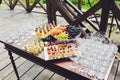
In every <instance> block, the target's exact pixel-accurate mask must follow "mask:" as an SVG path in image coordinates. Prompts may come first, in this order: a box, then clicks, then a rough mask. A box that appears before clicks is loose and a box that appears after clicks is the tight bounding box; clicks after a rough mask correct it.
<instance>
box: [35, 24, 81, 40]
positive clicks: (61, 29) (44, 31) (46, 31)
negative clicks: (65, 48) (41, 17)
mask: <svg viewBox="0 0 120 80" xmlns="http://www.w3.org/2000/svg"><path fill="white" fill-rule="evenodd" d="M80 33H81V30H80V28H79V27H77V26H72V25H68V26H62V25H60V26H55V25H53V24H48V25H45V26H39V27H38V28H36V30H35V34H36V36H37V37H39V38H44V39H45V38H47V37H48V36H49V35H52V36H53V37H54V38H56V39H59V40H68V39H72V38H75V37H76V36H78V35H80Z"/></svg>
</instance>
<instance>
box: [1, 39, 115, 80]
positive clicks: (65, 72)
mask: <svg viewBox="0 0 120 80" xmlns="http://www.w3.org/2000/svg"><path fill="white" fill-rule="evenodd" d="M32 39H34V37H32V38H30V39H28V40H27V41H25V42H23V43H22V44H21V45H17V44H15V43H7V42H5V41H4V40H1V41H0V42H2V43H3V44H4V45H5V49H7V50H8V54H9V57H10V59H11V62H12V65H13V68H14V71H15V73H16V76H17V78H18V80H20V78H19V74H18V71H17V68H16V65H15V62H14V59H13V58H14V56H12V54H17V55H19V56H21V57H23V58H25V59H27V60H30V61H32V62H34V63H35V64H38V65H40V66H42V67H44V68H46V69H49V70H51V71H53V72H55V73H57V74H59V75H61V76H64V77H65V78H67V79H70V80H90V79H93V77H90V76H88V75H87V74H84V73H79V72H77V71H74V70H72V69H70V65H72V64H74V62H73V61H71V60H70V59H69V58H65V59H61V60H53V61H51V60H50V61H49V60H47V61H46V60H45V55H44V52H42V53H41V54H39V55H37V56H35V55H33V54H30V53H29V52H27V51H25V50H24V49H23V45H25V44H26V43H27V42H28V41H30V40H32ZM79 40H82V41H84V40H83V39H79ZM114 59H115V57H114V56H113V57H112V59H111V62H110V64H109V67H108V69H107V71H106V74H105V77H104V80H107V79H108V76H109V73H110V71H111V68H112V65H113V62H114Z"/></svg>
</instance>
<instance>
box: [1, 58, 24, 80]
mask: <svg viewBox="0 0 120 80" xmlns="http://www.w3.org/2000/svg"><path fill="white" fill-rule="evenodd" d="M25 60H26V59H24V58H19V59H17V60H16V61H15V62H16V66H17V67H19V66H20V65H21V64H23V62H24V61H25ZM13 72H14V70H13V67H12V64H10V65H9V66H7V67H6V68H5V69H4V70H2V71H0V73H1V74H2V78H3V79H4V78H5V77H7V76H9V74H10V73H13ZM13 79H14V78H13Z"/></svg>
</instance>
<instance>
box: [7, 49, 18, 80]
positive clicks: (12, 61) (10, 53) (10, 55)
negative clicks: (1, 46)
mask: <svg viewBox="0 0 120 80" xmlns="http://www.w3.org/2000/svg"><path fill="white" fill-rule="evenodd" d="M8 54H9V57H10V60H11V63H12V65H13V68H14V71H15V74H16V77H17V80H20V78H19V74H18V71H17V68H16V65H15V62H14V59H13V56H12V52H11V51H9V50H8Z"/></svg>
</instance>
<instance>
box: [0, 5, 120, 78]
mask: <svg viewBox="0 0 120 80" xmlns="http://www.w3.org/2000/svg"><path fill="white" fill-rule="evenodd" d="M34 11H37V13H36V12H31V13H27V12H26V11H25V10H24V9H23V8H21V7H18V6H17V7H16V8H15V9H14V10H9V8H8V7H5V6H1V7H0V38H6V37H7V36H9V35H10V33H12V32H13V31H15V30H16V29H19V28H21V29H24V28H28V27H31V26H37V25H39V24H45V23H46V22H47V15H46V14H44V13H45V12H44V11H43V10H42V9H40V8H38V9H34ZM58 24H59V25H67V22H66V21H65V20H64V19H63V18H62V17H58ZM14 59H15V62H16V66H17V69H18V72H19V74H20V77H21V78H20V79H21V80H48V79H49V78H50V77H51V76H52V75H53V74H54V72H51V71H49V70H47V69H44V68H43V67H41V66H38V65H36V64H34V63H32V62H30V61H28V60H26V59H24V58H22V57H19V56H18V55H15V54H14ZM115 69H116V62H114V65H113V67H112V71H111V73H110V77H109V80H113V78H114V72H115ZM40 73H41V74H40ZM37 75H38V76H37ZM34 78H35V79H34ZM64 79H65V78H64V77H62V76H60V75H58V74H55V75H54V76H53V77H52V78H51V80H64ZM0 80H17V78H16V76H15V73H14V71H13V68H12V65H11V62H10V59H9V56H8V55H7V51H6V50H5V49H4V45H3V44H1V43H0ZM116 80H120V68H119V73H118V76H117V79H116Z"/></svg>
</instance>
